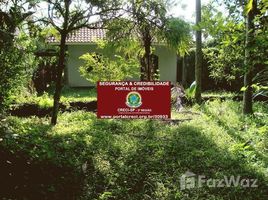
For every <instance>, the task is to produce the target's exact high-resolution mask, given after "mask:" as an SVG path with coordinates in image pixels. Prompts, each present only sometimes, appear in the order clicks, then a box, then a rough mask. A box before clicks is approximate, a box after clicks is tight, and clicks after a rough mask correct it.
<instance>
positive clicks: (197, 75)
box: [195, 0, 202, 103]
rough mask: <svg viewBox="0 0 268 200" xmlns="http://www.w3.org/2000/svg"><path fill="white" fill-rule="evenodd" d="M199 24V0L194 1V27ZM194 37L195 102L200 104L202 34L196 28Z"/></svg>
mask: <svg viewBox="0 0 268 200" xmlns="http://www.w3.org/2000/svg"><path fill="white" fill-rule="evenodd" d="M200 22H201V0H196V26H197V27H198V25H199V23H200ZM195 37H196V52H195V82H196V90H195V100H196V102H197V103H201V90H202V87H201V86H202V85H201V84H202V33H201V29H199V28H198V30H197V31H196V34H195Z"/></svg>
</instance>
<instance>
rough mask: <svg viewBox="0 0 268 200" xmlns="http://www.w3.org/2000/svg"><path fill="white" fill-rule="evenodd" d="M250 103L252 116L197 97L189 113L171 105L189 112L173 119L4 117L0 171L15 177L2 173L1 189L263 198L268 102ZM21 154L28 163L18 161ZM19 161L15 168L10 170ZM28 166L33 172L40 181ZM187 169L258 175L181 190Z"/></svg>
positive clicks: (26, 194)
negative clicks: (245, 183) (246, 182)
mask: <svg viewBox="0 0 268 200" xmlns="http://www.w3.org/2000/svg"><path fill="white" fill-rule="evenodd" d="M254 106H255V110H256V111H257V112H256V114H255V116H252V117H244V116H242V114H241V107H240V105H239V103H238V102H233V101H225V102H220V101H212V102H207V103H205V104H204V105H202V106H196V105H195V106H194V107H193V108H191V109H190V111H191V112H192V113H190V112H188V113H182V114H179V113H175V112H173V117H174V118H176V119H185V118H191V119H192V120H190V121H183V122H181V123H178V124H170V123H169V122H163V121H153V120H98V119H96V116H95V115H94V114H92V113H86V112H83V111H78V112H72V113H62V114H61V115H60V116H59V124H58V125H57V126H55V127H51V126H50V125H49V119H39V118H35V117H32V118H24V119H21V118H17V117H8V118H7V119H6V120H2V126H1V127H2V128H1V135H0V148H1V153H2V154H4V155H8V156H6V157H4V158H5V159H4V158H3V156H2V158H3V159H2V160H1V162H2V163H5V164H6V163H8V164H6V165H8V166H9V167H10V169H9V168H5V167H2V168H3V169H1V170H0V173H1V175H3V174H4V173H5V172H6V171H8V170H10V171H11V172H12V173H13V174H14V175H13V176H11V177H12V178H11V180H13V182H9V181H8V180H9V179H8V178H7V179H6V180H7V181H6V186H5V187H4V189H3V188H1V189H2V191H1V189H0V196H1V194H2V196H3V195H5V197H9V198H14V199H15V198H20V199H23V198H24V199H84V200H91V199H92V200H93V199H116V200H119V199H120V200H121V199H126V200H140V199H145V200H146V199H148V200H149V199H154V200H155V199H159V200H174V199H189V200H193V199H196V200H200V199H204V200H205V199H206V200H207V199H208V200H221V199H222V200H227V199H228V200H229V199H230V200H233V199H241V200H242V199H243V200H250V199H252V200H256V199H258V200H266V199H267V194H268V185H267V183H268V177H267V174H268V170H267V169H268V159H267V153H268V152H267V151H268V124H267V121H268V115H267V113H268V106H267V105H265V104H262V103H256V104H255V105H254ZM19 159H20V162H18V161H16V160H19ZM7 161H9V162H7ZM21 162H25V163H26V164H25V165H26V166H32V167H28V168H26V167H24V168H22V169H20V167H19V166H18V163H21ZM27 163H28V164H27ZM0 166H1V165H0ZM23 166H24V165H23ZM17 168H19V169H20V170H18V171H16V172H15V173H14V172H13V171H14V170H15V169H17ZM12 169H13V171H12ZM32 171H34V172H36V173H37V174H39V176H38V177H39V178H40V179H39V180H38V181H36V180H35V179H34V177H32V176H33V174H35V173H34V172H32ZM186 171H191V172H193V173H195V174H197V175H204V176H206V178H207V179H209V178H213V179H222V178H223V177H224V176H228V177H230V176H231V175H234V176H241V177H243V178H247V179H252V178H254V179H255V178H257V179H258V187H257V188H244V187H223V188H214V187H208V186H205V185H204V186H203V187H200V188H192V189H186V190H181V188H180V177H181V175H182V174H184V173H185V172H186ZM56 172H57V173H56ZM20 174H23V176H20ZM0 177H1V176H0ZM20 177H22V178H21V179H20V181H18V180H17V179H18V178H20ZM9 178H10V177H9ZM25 185H26V186H25ZM12 188H13V191H12Z"/></svg>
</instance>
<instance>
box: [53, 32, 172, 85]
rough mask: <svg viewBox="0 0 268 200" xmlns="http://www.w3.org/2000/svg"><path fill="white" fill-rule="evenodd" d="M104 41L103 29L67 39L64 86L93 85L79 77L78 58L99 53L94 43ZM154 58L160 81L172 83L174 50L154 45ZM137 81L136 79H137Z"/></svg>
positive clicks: (76, 34) (78, 34) (56, 42)
mask: <svg viewBox="0 0 268 200" xmlns="http://www.w3.org/2000/svg"><path fill="white" fill-rule="evenodd" d="M100 39H105V30H104V29H88V28H81V29H79V30H78V31H76V32H74V33H72V34H71V35H69V37H68V38H67V42H66V45H67V48H68V58H67V61H66V62H67V67H66V69H65V80H66V84H67V85H68V86H70V87H87V86H92V85H95V83H90V82H89V81H87V80H86V79H85V78H83V77H82V76H81V75H80V72H79V67H80V66H81V65H82V64H83V61H82V60H80V59H79V57H80V56H81V55H83V54H85V53H88V52H97V53H100V54H101V52H100V50H99V49H97V44H96V41H97V40H100ZM48 42H49V43H50V44H58V43H59V42H58V40H56V39H55V38H54V37H51V38H49V41H48ZM154 47H155V51H154V54H155V56H157V57H158V59H157V62H158V63H157V64H158V69H159V74H160V80H161V81H171V82H173V83H175V82H176V80H177V54H176V52H175V51H174V50H171V49H169V48H168V47H166V46H165V45H164V44H155V45H154ZM137 80H138V78H137Z"/></svg>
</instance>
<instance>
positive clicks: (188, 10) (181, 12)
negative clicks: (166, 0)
mask: <svg viewBox="0 0 268 200" xmlns="http://www.w3.org/2000/svg"><path fill="white" fill-rule="evenodd" d="M174 2H175V4H176V6H174V7H172V8H170V14H172V15H173V16H174V17H180V18H183V19H185V20H186V21H188V22H194V21H195V0H175V1H174ZM201 2H202V5H205V4H207V3H208V2H209V0H201Z"/></svg>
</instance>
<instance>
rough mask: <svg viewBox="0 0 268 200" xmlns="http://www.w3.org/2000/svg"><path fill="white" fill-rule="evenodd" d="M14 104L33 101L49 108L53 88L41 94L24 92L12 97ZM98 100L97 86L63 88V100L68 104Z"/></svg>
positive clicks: (51, 103) (51, 102)
mask: <svg viewBox="0 0 268 200" xmlns="http://www.w3.org/2000/svg"><path fill="white" fill-rule="evenodd" d="M11 99H12V100H13V104H24V103H31V104H37V105H38V106H39V107H40V108H49V107H52V106H53V90H52V89H51V90H50V91H49V92H47V93H44V94H43V95H41V96H37V95H36V94H34V95H33V94H30V93H29V92H23V93H21V94H19V95H14V96H12V97H11ZM96 100H97V91H96V88H69V87H64V88H63V90H62V96H61V102H62V103H63V104H65V105H68V104H69V103H70V102H90V101H96Z"/></svg>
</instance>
